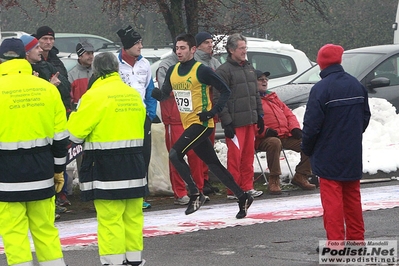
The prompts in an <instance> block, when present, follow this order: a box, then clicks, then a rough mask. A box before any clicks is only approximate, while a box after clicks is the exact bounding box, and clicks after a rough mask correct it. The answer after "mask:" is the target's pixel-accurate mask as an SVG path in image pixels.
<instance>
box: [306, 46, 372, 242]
mask: <svg viewBox="0 0 399 266" xmlns="http://www.w3.org/2000/svg"><path fill="white" fill-rule="evenodd" d="M343 52H344V49H343V48H342V47H341V46H339V45H333V44H326V45H324V46H323V47H321V48H320V50H319V52H318V54H317V63H318V64H319V66H320V69H321V72H320V76H321V78H322V80H321V81H319V82H318V83H317V84H316V85H314V86H313V88H312V90H311V91H310V95H309V100H308V103H307V105H306V112H305V117H304V122H303V125H304V126H303V135H302V151H303V153H305V154H306V155H308V156H310V161H311V165H312V170H313V173H314V174H316V175H318V176H319V177H320V197H321V203H322V205H323V210H324V213H323V221H324V228H325V230H326V233H327V240H364V222H363V215H362V205H361V199H360V179H361V178H362V174H363V172H362V170H363V169H362V134H363V132H364V131H365V130H366V128H367V126H368V124H369V120H370V116H371V114H370V109H369V104H368V95H367V91H366V89H365V88H364V86H363V85H362V84H361V83H360V82H359V81H358V80H357V79H356V78H354V77H352V76H351V75H349V74H347V73H346V72H345V71H344V69H343V68H342V66H341V65H340V64H341V60H342V54H343Z"/></svg>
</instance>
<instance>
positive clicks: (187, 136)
mask: <svg viewBox="0 0 399 266" xmlns="http://www.w3.org/2000/svg"><path fill="white" fill-rule="evenodd" d="M195 46H196V43H195V38H194V36H192V35H191V34H182V35H179V36H178V37H177V39H176V55H177V57H178V60H179V63H177V64H176V65H174V66H171V67H170V68H169V69H168V71H167V73H166V77H165V82H164V84H163V86H162V89H161V90H160V89H154V90H153V93H152V97H154V98H155V99H157V100H159V101H162V100H165V99H167V98H168V97H169V95H170V92H171V91H172V90H173V93H174V96H175V99H176V103H177V106H178V109H179V112H180V118H181V121H182V123H183V127H184V129H185V130H184V132H183V134H182V135H181V137H180V138H179V139H178V140H177V141H176V143H175V144H174V145H173V147H172V149H171V150H170V152H169V159H170V160H171V162H172V164H173V166H174V167H175V168H176V170H177V171H178V172H179V174H180V176H181V177H182V178H183V180H184V181H185V182H186V183H187V186H188V188H189V191H190V202H189V204H188V207H187V210H186V212H185V213H186V214H191V213H193V212H195V211H197V210H198V209H199V208H200V207H201V206H202V204H203V203H204V202H205V197H204V195H203V194H202V193H200V192H199V190H198V187H197V185H196V184H195V182H194V181H193V178H192V176H191V172H190V168H189V166H188V164H187V163H186V162H185V160H184V155H185V154H186V153H187V151H189V150H190V149H193V150H194V152H195V153H196V154H197V155H198V157H199V158H200V159H201V160H203V161H204V162H205V163H206V164H207V165H208V167H209V170H210V171H211V172H213V173H214V174H215V175H216V176H217V177H218V178H219V179H220V181H221V182H222V183H223V184H224V185H225V186H226V187H228V188H229V189H230V190H231V191H232V192H233V193H234V194H235V195H236V197H237V198H238V206H239V212H238V213H237V215H236V218H237V219H240V218H244V217H245V216H246V215H247V209H248V208H249V206H250V205H251V203H252V201H253V198H252V196H250V195H249V194H247V193H245V192H244V191H243V190H242V189H241V188H240V187H239V186H238V185H237V183H236V182H235V181H234V178H233V176H232V175H231V174H230V173H229V172H228V171H227V169H226V168H225V167H224V166H223V165H222V164H221V163H220V161H219V159H218V157H217V155H216V153H215V150H214V149H213V144H212V143H211V142H210V140H209V136H210V135H211V133H212V131H213V128H214V122H213V117H214V116H215V115H216V114H217V113H219V112H220V111H221V110H222V109H223V107H224V106H225V104H226V102H227V100H228V98H229V96H230V89H229V88H228V87H227V85H226V84H225V83H224V82H223V81H222V80H221V78H220V77H219V76H218V75H217V74H216V73H215V72H214V71H213V70H212V69H211V68H209V67H207V66H205V65H202V64H200V63H198V62H197V61H195V60H194V53H195V50H196V47H195ZM210 86H212V87H213V88H215V89H217V90H218V91H219V92H220V98H219V100H218V102H217V103H216V104H215V105H214V106H212V102H211V98H210V92H209V88H210Z"/></svg>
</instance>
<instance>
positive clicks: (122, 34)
mask: <svg viewBox="0 0 399 266" xmlns="http://www.w3.org/2000/svg"><path fill="white" fill-rule="evenodd" d="M116 34H118V36H119V38H120V39H121V42H122V44H123V48H124V49H125V50H127V49H129V48H131V47H132V46H133V45H135V44H136V43H138V42H139V41H141V40H142V38H141V35H140V33H138V32H137V31H134V29H133V28H132V26H130V25H129V26H128V27H127V28H126V29H120V30H118V32H117V33H116Z"/></svg>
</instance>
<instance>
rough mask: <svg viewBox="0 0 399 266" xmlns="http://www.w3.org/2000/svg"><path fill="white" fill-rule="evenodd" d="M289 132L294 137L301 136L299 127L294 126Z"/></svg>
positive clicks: (299, 137)
mask: <svg viewBox="0 0 399 266" xmlns="http://www.w3.org/2000/svg"><path fill="white" fill-rule="evenodd" d="M291 134H292V137H293V138H294V139H301V138H302V130H301V129H300V128H294V129H293V130H291Z"/></svg>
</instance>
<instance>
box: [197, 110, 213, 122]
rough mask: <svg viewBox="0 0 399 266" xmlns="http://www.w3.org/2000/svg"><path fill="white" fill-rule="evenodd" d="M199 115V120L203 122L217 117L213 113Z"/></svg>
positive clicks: (207, 112) (206, 112)
mask: <svg viewBox="0 0 399 266" xmlns="http://www.w3.org/2000/svg"><path fill="white" fill-rule="evenodd" d="M197 115H198V116H199V120H200V121H201V122H204V121H208V120H209V119H211V118H212V117H214V116H215V114H214V113H212V112H211V111H205V112H201V113H199V114H197Z"/></svg>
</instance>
